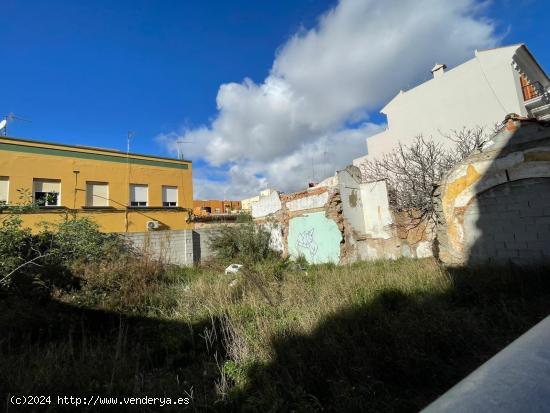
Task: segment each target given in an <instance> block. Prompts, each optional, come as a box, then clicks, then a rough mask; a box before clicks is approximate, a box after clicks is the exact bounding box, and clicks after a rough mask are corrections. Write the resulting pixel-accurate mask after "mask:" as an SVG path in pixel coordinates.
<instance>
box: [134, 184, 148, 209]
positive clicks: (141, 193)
mask: <svg viewBox="0 0 550 413" xmlns="http://www.w3.org/2000/svg"><path fill="white" fill-rule="evenodd" d="M147 198H148V187H147V185H137V184H131V185H130V205H131V206H147Z"/></svg>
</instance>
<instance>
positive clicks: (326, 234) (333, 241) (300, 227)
mask: <svg viewBox="0 0 550 413" xmlns="http://www.w3.org/2000/svg"><path fill="white" fill-rule="evenodd" d="M340 241H342V233H341V232H340V230H339V229H338V225H336V222H334V221H333V220H332V219H329V218H327V217H326V216H325V213H324V212H315V213H312V214H305V215H302V216H299V217H295V218H292V219H291V220H290V222H289V225H288V253H289V254H290V256H291V257H292V258H297V257H299V256H300V255H303V256H304V257H305V258H306V259H307V261H308V262H309V263H311V264H321V263H326V262H333V263H335V264H338V262H339V261H340Z"/></svg>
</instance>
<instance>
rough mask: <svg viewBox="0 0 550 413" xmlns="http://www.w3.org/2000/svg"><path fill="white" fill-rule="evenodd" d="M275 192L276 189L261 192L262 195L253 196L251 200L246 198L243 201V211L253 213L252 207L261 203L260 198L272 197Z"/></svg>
mask: <svg viewBox="0 0 550 413" xmlns="http://www.w3.org/2000/svg"><path fill="white" fill-rule="evenodd" d="M273 192H275V190H274V189H270V188H268V189H264V190H263V191H261V192H260V195H256V196H253V197H251V198H246V199H242V200H241V209H242V210H243V211H245V212H251V211H252V205H254V204H257V203H258V202H260V198H264V197H266V196H269V195H271V194H272V193H273Z"/></svg>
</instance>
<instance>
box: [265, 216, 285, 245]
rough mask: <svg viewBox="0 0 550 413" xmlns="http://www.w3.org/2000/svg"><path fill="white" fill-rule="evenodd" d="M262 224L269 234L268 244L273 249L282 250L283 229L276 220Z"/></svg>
mask: <svg viewBox="0 0 550 413" xmlns="http://www.w3.org/2000/svg"><path fill="white" fill-rule="evenodd" d="M262 226H263V227H264V228H265V229H266V230H267V231H269V234H270V236H271V238H270V240H269V246H270V247H271V248H272V249H274V250H275V251H279V252H283V251H284V240H283V230H282V228H281V224H279V223H278V222H266V223H264V224H262Z"/></svg>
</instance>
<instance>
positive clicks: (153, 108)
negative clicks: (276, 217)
mask: <svg viewBox="0 0 550 413" xmlns="http://www.w3.org/2000/svg"><path fill="white" fill-rule="evenodd" d="M423 1H427V2H430V1H432V0H423ZM437 1H439V2H440V3H449V7H448V9H449V10H446V9H445V10H443V9H442V10H441V11H438V12H440V13H442V15H443V16H445V17H443V18H445V19H448V21H449V24H450V25H452V24H455V23H456V24H457V25H459V27H460V25H462V26H465V24H464V22H466V23H468V24H470V23H472V24H475V25H476V28H475V29H474V30H470V32H471V33H473V34H471V33H470V32H464V34H461V33H460V32H458V34H457V36H459V37H460V36H463V37H465V38H467V39H465V41H464V42H463V43H460V44H459V45H458V46H457V47H456V53H455V52H454V51H453V50H451V51H445V49H452V48H449V47H448V45H447V47H445V46H446V44H445V43H444V40H440V39H434V40H433V42H434V44H430V41H432V40H429V39H428V40H426V39H425V37H422V36H423V34H422V33H416V32H414V30H412V31H411V33H410V37H412V38H414V37H415V36H419V37H421V38H422V39H424V40H423V41H424V43H425V44H424V43H422V45H421V46H420V49H421V50H419V53H418V65H415V64H411V65H410V70H409V71H408V72H407V74H406V75H405V74H403V75H400V76H399V77H395V78H394V79H393V81H392V82H388V84H386V85H385V87H384V91H383V92H381V91H380V90H375V89H376V88H375V87H374V86H369V82H371V84H372V83H379V82H377V81H376V77H375V75H374V74H369V75H367V74H366V75H365V78H364V83H365V88H366V89H364V90H366V91H367V92H365V93H366V94H369V92H370V91H371V90H373V91H372V96H376V99H375V98H372V99H370V100H369V99H367V100H365V101H362V100H361V99H355V100H353V99H351V98H350V100H349V102H348V101H345V100H346V98H347V96H344V98H342V99H341V100H343V101H345V102H344V103H342V105H343V106H342V107H335V108H328V109H327V110H326V112H325V106H326V105H323V106H322V107H313V108H306V109H304V110H303V111H302V112H303V113H306V115H307V116H306V118H305V119H304V120H303V125H302V124H300V122H298V127H296V128H294V129H292V131H290V132H289V131H288V130H286V129H285V127H286V123H285V119H286V118H284V116H283V115H281V114H280V113H279V111H280V105H293V104H294V103H295V102H294V101H293V100H292V99H290V100H289V99H287V98H288V96H296V95H298V94H299V93H303V94H304V96H305V97H306V99H307V98H309V99H311V100H315V99H316V98H317V97H319V100H320V101H322V99H323V93H329V92H330V87H327V84H328V83H332V82H331V78H330V76H333V77H334V78H337V77H338V76H339V73H341V72H342V69H341V68H338V67H335V68H334V71H333V72H331V71H330V69H331V68H330V67H329V68H327V71H326V73H324V74H320V75H319V76H317V77H315V76H313V77H312V79H311V81H309V78H304V77H303V76H302V75H301V74H302V72H303V68H304V67H305V68H306V69H307V64H306V63H304V61H303V60H304V59H305V58H306V57H307V56H308V53H309V54H310V55H312V56H313V58H315V57H316V56H317V55H323V56H326V57H327V60H329V63H328V64H329V66H330V57H331V56H332V55H331V54H330V50H331V48H333V49H335V50H336V52H335V53H337V54H336V55H335V56H339V57H336V58H335V60H336V59H340V60H341V59H342V55H341V53H342V50H341V49H346V47H348V45H347V44H338V43H335V42H334V41H333V40H332V39H331V36H333V37H334V38H342V39H344V43H350V44H353V41H352V40H354V39H359V40H360V38H361V36H372V35H371V34H368V33H366V32H365V31H364V30H362V25H365V26H369V25H370V26H373V27H375V26H376V24H378V23H379V21H380V20H384V16H383V14H384V13H385V14H388V21H390V22H391V19H392V18H394V19H400V16H399V15H398V13H399V11H395V8H403V9H406V8H407V7H409V6H407V7H402V4H404V3H410V8H411V9H410V10H409V12H408V14H407V15H408V16H410V15H411V14H414V13H417V14H418V16H420V17H424V16H423V14H426V8H424V9H422V8H418V9H417V10H415V9H414V7H416V6H415V5H414V4H415V3H418V2H413V1H403V2H402V3H400V2H394V3H395V5H394V8H391V7H390V6H387V4H388V3H392V1H386V2H376V1H374V0H364V3H365V4H367V3H368V4H370V6H369V7H370V8H366V7H363V5H362V4H359V3H361V1H360V0H346V1H344V2H343V3H348V4H347V6H346V5H344V6H346V7H348V9H350V10H351V11H353V7H355V8H357V10H358V12H356V13H347V14H346V13H344V12H342V13H341V17H338V15H337V13H335V16H336V17H334V16H333V18H332V19H331V18H328V19H325V20H326V24H325V27H324V28H323V23H321V26H319V17H320V16H321V15H323V14H324V13H326V12H327V11H329V10H330V9H331V8H334V7H336V8H340V9H345V7H344V6H343V5H341V4H339V3H338V2H337V1H328V0H292V1H271V2H267V1H245V0H235V1H232V2H228V1H208V2H204V1H168V0H163V1H153V0H150V1H141V0H132V1H122V0H117V1H98V0H96V1H75V0H72V1H68V0H67V1H58V0H51V1H32V0H26V1H17V0H2V1H1V2H0V4H1V6H2V7H1V12H0V41H1V43H0V44H1V45H2V60H3V62H2V65H1V69H0V74H1V77H0V78H1V79H2V85H1V90H0V114H6V113H9V112H13V113H15V114H16V115H19V116H21V117H24V118H28V119H30V120H31V121H32V122H30V123H26V122H17V121H15V122H13V123H12V124H11V125H10V129H9V134H10V135H11V136H18V137H26V138H29V139H37V140H47V141H56V142H62V143H69V144H84V145H93V146H100V147H108V148H114V149H121V150H123V149H125V146H126V133H127V131H128V130H133V131H135V138H134V139H133V142H132V151H133V152H139V153H149V154H158V155H165V156H166V155H173V152H170V150H172V151H173V144H172V145H171V142H172V141H173V140H174V139H176V138H180V139H181V138H183V139H186V140H188V141H190V142H192V143H190V144H188V145H185V146H184V150H185V151H186V152H188V157H191V158H192V160H193V161H194V162H195V175H196V178H197V179H196V181H195V192H196V193H197V194H200V195H202V196H215V195H218V196H216V197H224V196H227V197H229V196H242V195H245V194H247V193H252V192H254V191H256V190H258V189H260V188H262V187H265V186H280V187H282V189H283V190H286V189H293V188H292V184H293V183H292V182H291V181H293V180H292V179H290V180H282V179H281V177H280V176H279V171H282V172H285V173H287V174H289V175H291V176H292V175H293V174H295V175H294V176H296V177H298V176H300V177H304V179H302V181H304V182H303V183H302V182H300V183H299V185H302V184H305V178H307V177H308V176H307V175H308V174H311V171H310V170H311V167H310V166H308V167H307V168H306V169H307V170H304V171H300V169H299V165H301V164H305V163H307V164H308V165H309V164H311V163H315V164H323V162H322V161H323V159H325V160H326V156H327V155H326V153H325V152H327V147H328V146H327V145H326V144H324V145H325V146H322V144H320V143H319V142H321V141H322V139H324V140H325V141H328V142H333V141H332V140H331V139H337V138H340V139H356V141H357V142H364V136H368V134H370V133H373V132H375V131H376V130H377V128H379V127H381V126H380V125H382V124H383V122H384V119H383V118H382V117H381V116H380V115H378V114H377V110H378V109H379V108H380V107H381V106H383V103H384V101H385V100H387V98H388V97H389V96H391V95H392V94H394V93H395V92H396V91H397V90H399V89H400V88H404V87H407V86H409V85H410V84H411V83H415V82H418V81H421V80H422V79H423V78H425V77H426V73H427V72H426V71H424V67H426V68H427V69H429V65H428V62H431V61H434V62H435V61H436V60H438V59H440V58H444V59H446V63H451V64H452V63H455V64H456V63H459V62H460V61H463V60H466V59H467V58H470V57H471V55H472V54H473V48H475V47H477V46H478V45H479V46H484V45H498V44H511V43H517V42H525V43H527V45H528V46H529V48H530V49H531V51H532V52H533V53H534V55H535V56H536V57H537V59H538V60H539V63H541V65H542V66H543V67H544V68H545V69H546V70H547V71H548V70H549V68H550V48H548V47H547V42H548V35H549V34H550V33H549V30H548V29H547V26H548V25H547V22H546V21H545V20H546V19H547V2H545V1H544V0H538V1H536V0H523V1H512V0H500V1H499V0H494V1H492V2H489V3H487V2H485V3H479V2H475V1H474V0H456V1H455V0H453V1H449V2H445V1H440V0H437ZM378 3H385V4H384V5H383V6H380V7H379V8H377V7H378ZM451 3H452V4H453V5H451ZM457 3H460V6H456V7H455V6H454V4H457ZM545 6H546V7H545ZM344 11H345V10H344ZM361 13H364V16H362V15H361ZM376 13H379V14H380V15H379V16H378V17H377V18H375V17H373V16H374V15H375V14H376ZM354 14H355V15H357V21H352V22H348V21H346V20H345V19H354V17H353V15H354ZM428 14H429V13H428ZM390 15H391V16H390ZM350 16H351V17H350ZM428 17H429V16H428ZM428 17H426V19H427V21H428V22H430V21H432V20H430V19H428ZM465 19H466V20H467V21H466V20H465ZM396 21H399V20H396ZM338 24H342V25H346V26H349V27H357V36H355V34H354V32H353V31H352V30H351V29H350V30H348V29H346V30H345V31H342V30H341V29H340V28H339V26H338ZM434 24H435V25H436V24H437V23H434ZM354 25H355V26H354ZM370 26H369V27H370ZM434 27H435V28H434V30H437V29H438V27H437V26H434ZM323 30H324V32H323ZM381 30H382V29H381ZM383 30H390V29H387V28H383ZM395 30H396V33H397V32H399V30H400V29H399V28H397V27H396V28H395ZM403 30H405V29H403ZM390 34H391V32H390ZM312 36H313V37H315V36H317V37H316V38H314V39H310V37H312ZM339 36H340V37H339ZM346 36H348V37H346ZM381 36H386V37H387V36H388V33H382V32H381ZM345 39H348V40H345ZM349 39H351V40H349ZM369 39H370V40H371V42H372V37H370V38H369V37H365V43H364V45H365V46H364V48H365V53H367V52H369V50H368V48H369V42H368V41H367V40H369ZM403 39H405V40H403V41H402V42H403V43H406V41H407V40H406V39H407V36H404V37H403ZM449 42H450V43H449V44H452V45H454V44H456V42H457V40H456V38H455V39H451V38H449ZM405 46H406V45H403V47H405ZM474 46H475V47H474ZM397 47H398V46H396V48H397ZM438 47H440V48H438ZM362 48H363V46H362V43H357V44H355V45H354V46H353V47H350V52H349V53H357V50H359V53H360V52H361V49H362ZM408 49H410V47H409V48H408ZM424 49H425V50H424ZM325 50H326V51H327V52H326V53H325ZM396 50H397V51H398V50H399V49H398V48H397V49H396ZM430 50H432V51H433V56H432V55H430V54H429V53H430ZM438 50H442V51H441V52H440V53H439V55H438ZM468 50H469V52H468ZM369 53H370V52H369ZM468 53H469V54H468ZM380 56H381V57H379V58H378V60H380V61H383V59H385V58H386V55H380ZM411 56H412V57H409V61H410V59H415V58H414V56H415V54H414V53H413V54H411ZM344 57H346V56H344ZM387 58H388V59H390V58H389V57H387ZM310 60H312V59H310ZM321 61H322V62H324V60H321ZM388 61H390V60H388ZM361 62H363V60H359V63H358V65H357V70H356V72H353V73H350V74H349V76H345V77H347V78H349V79H359V81H360V82H363V78H361V77H360V76H361V73H362V72H364V73H368V72H369V70H370V65H369V62H368V60H365V61H364V62H365V63H364V64H365V67H364V68H362V67H361ZM319 64H321V63H319ZM304 65H305V66H304ZM323 70H324V68H323ZM320 72H321V69H320ZM270 73H271V74H274V75H273V76H271V77H270V78H269V79H267V81H266V78H268V76H270ZM331 73H333V74H332V75H331ZM373 73H374V72H373ZM327 76H328V79H329V80H328V81H327ZM356 76H359V77H356ZM369 76H370V77H369ZM245 78H249V79H250V80H248V81H243V80H244V79H245ZM281 79H282V80H283V81H282V82H281ZM304 79H305V80H304ZM287 80H288V82H287ZM345 81H346V79H345V78H342V79H338V80H337V82H335V84H336V85H337V86H338V85H339V84H342V85H343V86H342V88H339V89H338V90H343V91H345V87H346V85H345ZM300 82H301V83H300ZM315 82H318V83H315ZM222 85H229V86H228V87H223V86H222ZM220 86H222V87H221V88H220ZM369 87H370V89H369ZM281 90H282V91H283V92H281ZM273 91H275V96H276V99H275V100H269V101H267V102H264V101H263V100H262V99H263V98H262V96H265V95H266V94H269V93H272V92H273ZM318 91H319V93H318ZM279 93H282V94H279ZM330 93H331V94H332V95H334V93H333V92H330ZM280 96H283V97H285V99H279V97H280ZM217 97H218V107H217V104H216V99H217ZM263 106H265V107H269V109H265V110H263V109H262V110H260V109H261V108H262V107H263ZM329 109H330V110H329ZM239 110H241V111H242V112H243V113H244V114H245V115H246V118H243V114H242V113H241V112H239ZM308 110H311V113H309V112H308ZM320 112H322V116H321V114H320V115H319V116H320V118H319V119H317V118H314V115H312V113H315V114H319V113H320ZM275 118H276V119H275ZM325 120H326V122H325ZM287 123H288V122H287ZM281 125H285V127H282V126H281ZM304 125H305V126H304ZM311 125H316V126H315V127H311ZM318 125H321V126H319V127H317V126H318ZM350 125H351V126H350ZM251 133H252V135H253V136H257V135H258V134H260V135H261V136H260V138H258V139H259V140H258V142H260V144H259V146H262V148H259V149H257V148H253V146H254V145H253V143H254V141H250V140H248V141H247V139H251V138H250V136H249V135H250V134H251ZM240 134H242V139H241V135H240ZM264 135H265V136H264ZM329 135H330V136H329ZM279 136H280V139H279V138H278V137H279ZM247 137H248V138H247ZM264 137H265V139H269V142H273V147H270V146H269V145H262V144H261V142H264V141H263V140H262V139H263V138H264ZM302 137H303V138H302ZM285 139H288V140H285ZM277 141H279V144H278V145H277ZM251 142H252V145H251ZM354 142H355V141H354ZM241 143H242V146H239V145H240V144H241ZM307 145H310V146H307ZM312 145H313V146H312ZM358 145H359V144H358ZM360 148H361V147H360V146H356V147H354V151H355V152H360V151H361V149H360ZM328 151H329V152H330V151H332V149H328ZM306 153H307V154H312V155H304V154H306ZM321 153H322V154H323V155H320V154H321ZM350 155H352V154H350V153H346V154H342V156H340V157H337V158H338V162H340V163H345V160H346V159H347V158H346V156H347V157H349V156H350ZM360 155H362V153H356V157H357V156H360ZM308 156H310V158H308ZM323 156H324V157H325V158H323ZM268 164H269V165H270V166H266V165H268ZM333 166H334V167H343V166H345V165H338V164H335V165H330V168H332V167H333ZM285 168H286V169H285ZM330 168H328V169H329V170H330ZM320 169H321V168H318V171H319V170H320ZM319 173H320V172H318V174H319ZM300 174H301V175H300ZM316 178H321V177H320V176H317V177H316ZM294 181H295V179H294ZM294 184H296V182H294ZM302 186H304V185H302ZM228 188H231V189H228ZM251 195H252V194H251Z"/></svg>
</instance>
